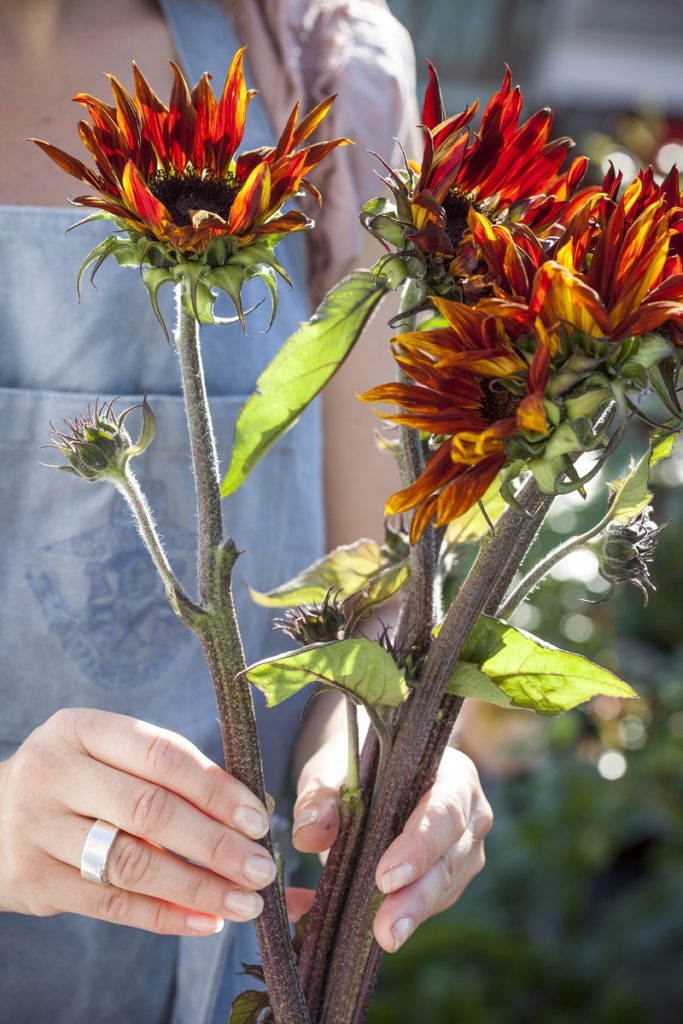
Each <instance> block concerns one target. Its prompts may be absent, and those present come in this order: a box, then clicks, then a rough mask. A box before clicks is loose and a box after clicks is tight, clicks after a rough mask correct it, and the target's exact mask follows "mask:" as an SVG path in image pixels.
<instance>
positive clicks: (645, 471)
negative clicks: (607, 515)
mask: <svg viewBox="0 0 683 1024" xmlns="http://www.w3.org/2000/svg"><path fill="white" fill-rule="evenodd" d="M675 441H676V435H675V434H666V433H661V432H659V431H656V432H655V433H654V434H653V435H652V441H651V443H650V447H649V449H648V450H647V451H646V452H645V454H644V455H643V457H642V458H641V459H639V460H638V462H636V463H634V464H632V465H631V467H630V469H629V471H628V473H627V474H626V476H625V477H622V478H620V479H618V480H613V481H612V482H611V483H610V485H609V489H610V492H611V493H612V494H613V495H614V497H613V499H612V504H611V505H610V512H611V513H612V517H613V518H614V519H619V520H620V521H621V522H623V523H630V522H632V520H634V519H635V518H636V516H639V515H640V513H641V512H642V511H643V510H644V509H646V508H647V506H648V505H649V504H650V502H651V501H652V491H651V490H650V489H649V484H650V470H651V469H652V467H653V466H655V465H656V464H657V463H658V462H661V460H662V459H668V457H669V456H670V455H671V453H672V451H673V448H674V444H675Z"/></svg>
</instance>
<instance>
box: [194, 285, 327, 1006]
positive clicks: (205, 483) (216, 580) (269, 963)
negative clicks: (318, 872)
mask: <svg viewBox="0 0 683 1024" xmlns="http://www.w3.org/2000/svg"><path fill="white" fill-rule="evenodd" d="M176 300H177V308H178V323H177V330H176V345H177V348H178V355H179V359H180V368H181V374H182V380H183V394H184V397H185V408H186V413H187V423H188V430H189V434H190V447H191V450H192V466H193V471H194V477H195V482H196V489H197V520H198V544H197V548H198V572H199V591H200V601H201V605H202V608H201V613H200V615H199V616H197V617H196V618H195V619H194V620H193V622H192V623H191V624H192V628H193V629H194V630H195V632H196V633H197V634H198V636H199V638H200V640H201V643H202V646H203V648H204V652H205V655H206V659H207V662H208V664H209V668H210V670H211V676H212V678H213V683H214V690H215V694H216V703H217V705H218V711H219V718H220V724H221V734H222V739H223V749H224V754H225V763H226V767H227V770H228V771H229V772H230V774H231V775H234V776H235V778H237V779H238V780H239V781H240V782H242V783H244V785H245V786H248V787H249V789H250V790H251V791H252V792H253V793H255V795H256V796H257V797H258V798H259V799H260V800H261V802H262V803H263V804H265V784H264V779H263V765H262V761H261V753H260V748H259V742H258V732H257V727H256V716H255V714H254V705H253V700H252V696H251V690H250V688H249V684H248V683H247V681H246V679H245V678H244V676H243V675H242V674H241V673H242V672H243V671H244V668H245V661H244V653H243V650H242V641H241V637H240V632H239V627H238V624H237V618H236V615H235V609H234V604H233V599H232V570H233V567H234V564H235V561H236V560H237V555H238V552H237V548H236V546H235V543H234V541H232V540H231V539H228V540H226V541H225V542H224V541H223V521H222V514H221V498H220V477H219V471H218V457H217V454H216V445H215V442H214V435H213V426H212V423H211V414H210V411H209V405H208V401H207V396H206V385H205V382H204V371H203V367H202V360H201V351H200V347H199V326H198V324H197V322H196V320H195V319H194V318H193V317H192V316H191V315H190V314H189V313H188V312H187V310H186V309H185V307H184V305H183V302H182V294H181V292H180V286H179V287H178V290H177V292H176ZM261 844H262V845H263V846H264V847H265V848H266V849H267V850H268V851H269V853H270V854H271V855H274V853H275V851H274V847H273V842H272V839H271V837H270V833H269V834H268V835H267V836H266V837H265V838H264V839H262V840H261ZM261 894H262V896H263V902H264V909H263V912H262V914H261V916H260V917H259V918H258V920H257V921H256V922H255V924H254V928H255V931H256V936H257V939H258V943H259V949H260V951H261V957H262V960H263V970H264V975H265V980H266V985H267V987H268V994H269V997H270V1005H271V1008H272V1012H273V1018H274V1021H275V1024H308V1022H309V1020H310V1018H309V1015H308V1010H307V1007H306V1000H305V998H304V995H303V990H302V988H301V983H300V981H299V975H298V972H297V965H296V957H295V955H294V950H293V949H292V943H291V938H290V933H289V925H288V921H287V910H286V907H285V902H284V897H283V893H282V892H281V889H280V886H279V884H278V882H277V881H275V882H273V884H272V885H270V886H268V888H267V889H265V890H263V891H262V893H261Z"/></svg>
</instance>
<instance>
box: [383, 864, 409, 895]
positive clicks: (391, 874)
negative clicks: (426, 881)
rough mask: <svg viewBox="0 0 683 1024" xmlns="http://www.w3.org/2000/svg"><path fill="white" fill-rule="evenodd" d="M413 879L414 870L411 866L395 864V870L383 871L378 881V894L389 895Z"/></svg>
mask: <svg viewBox="0 0 683 1024" xmlns="http://www.w3.org/2000/svg"><path fill="white" fill-rule="evenodd" d="M413 878H415V868H414V867H413V865H412V864H397V865H396V867H395V868H389V870H388V871H385V872H384V874H383V875H382V877H381V878H380V880H379V889H380V892H383V893H385V894H386V893H389V892H396V890H397V889H402V888H403V886H404V885H407V884H408V882H412V880H413Z"/></svg>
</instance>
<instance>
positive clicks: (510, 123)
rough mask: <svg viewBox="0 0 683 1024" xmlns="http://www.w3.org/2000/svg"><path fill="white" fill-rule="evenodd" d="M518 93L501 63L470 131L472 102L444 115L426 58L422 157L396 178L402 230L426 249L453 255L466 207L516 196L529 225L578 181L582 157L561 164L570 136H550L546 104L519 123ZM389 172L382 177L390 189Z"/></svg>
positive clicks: (503, 202) (552, 210)
mask: <svg viewBox="0 0 683 1024" xmlns="http://www.w3.org/2000/svg"><path fill="white" fill-rule="evenodd" d="M522 105H523V97H522V93H521V91H520V89H519V87H517V88H515V89H512V88H511V73H510V70H509V68H508V69H507V70H506V73H505V77H504V79H503V84H502V86H501V89H500V90H499V92H497V93H495V95H494V96H492V98H491V99H490V101H489V103H488V105H487V107H486V109H485V110H484V112H483V115H482V119H481V126H480V128H479V131H478V132H476V133H474V134H473V135H472V134H471V132H470V130H469V129H468V128H467V125H469V123H470V122H471V121H472V119H473V118H474V116H475V114H476V112H477V104H476V103H475V104H474V105H473V106H472V107H470V108H467V109H466V110H465V111H463V113H461V114H457V115H456V116H455V117H450V118H447V117H446V113H445V110H444V106H443V100H442V98H441V91H440V87H439V80H438V77H437V74H436V71H435V69H434V67H433V66H432V65H431V64H429V84H428V86H427V90H426V93H425V100H424V106H423V111H422V118H423V122H424V124H423V126H422V130H423V134H424V149H423V154H422V163H421V164H420V165H417V164H411V172H412V174H413V175H414V177H413V178H412V180H410V181H408V182H405V181H402V182H400V187H399V189H398V191H399V192H402V193H403V199H404V200H406V199H407V200H408V203H409V209H410V221H411V222H412V228H410V229H409V230H408V231H407V232H406V237H409V238H410V240H411V241H412V242H414V244H415V245H417V246H418V247H420V248H421V249H423V250H425V251H426V252H428V253H435V254H438V255H441V256H445V257H449V258H453V257H455V256H456V254H457V252H458V249H459V246H460V243H461V240H462V238H463V235H464V234H465V232H466V230H467V214H468V212H469V210H470V209H471V208H472V207H476V208H477V209H482V210H485V211H486V212H487V213H488V214H489V215H493V214H494V213H496V214H499V213H500V212H502V211H503V210H508V209H510V208H511V207H517V206H519V205H520V204H522V205H528V204H531V210H530V211H529V216H530V217H531V220H532V223H533V226H534V227H535V228H536V229H540V228H541V227H542V226H544V225H547V224H549V223H550V222H551V221H553V220H557V219H558V218H559V216H560V213H561V212H562V211H563V210H564V208H565V206H566V204H567V203H568V202H569V201H570V199H571V197H572V195H573V193H574V192H575V190H576V188H577V187H578V185H579V182H580V181H581V179H582V177H583V175H584V173H585V170H586V166H587V160H586V158H585V157H578V158H577V159H576V160H574V161H573V163H572V164H571V166H570V167H569V170H567V171H564V172H562V171H561V167H562V164H563V163H564V161H565V159H566V157H567V155H568V153H569V151H570V149H571V148H572V147H573V145H574V143H573V142H572V140H571V139H568V138H560V139H555V140H551V139H550V132H551V128H552V122H553V114H552V111H551V110H549V109H548V108H545V109H544V110H539V111H537V112H536V113H535V114H533V115H532V117H530V118H529V120H528V121H526V122H525V123H524V124H522V125H520V124H519V119H520V115H521V111H522ZM397 181H398V179H397V178H396V177H394V178H393V181H392V182H390V184H391V185H392V187H393V188H394V191H395V192H396V191H397V186H396V182H397Z"/></svg>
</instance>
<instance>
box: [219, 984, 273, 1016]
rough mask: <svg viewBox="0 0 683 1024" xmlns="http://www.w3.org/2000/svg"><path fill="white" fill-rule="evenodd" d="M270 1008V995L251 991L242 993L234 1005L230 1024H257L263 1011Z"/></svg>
mask: <svg viewBox="0 0 683 1024" xmlns="http://www.w3.org/2000/svg"><path fill="white" fill-rule="evenodd" d="M266 1006H268V993H267V992H263V991H261V992H257V991H256V990H255V989H249V991H248V992H242V994H241V995H239V996H238V997H237V999H236V1000H235V1002H234V1003H233V1004H232V1010H231V1011H230V1020H229V1021H228V1024H256V1021H257V1019H258V1015H259V1013H260V1012H261V1010H264V1009H265V1008H266Z"/></svg>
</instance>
